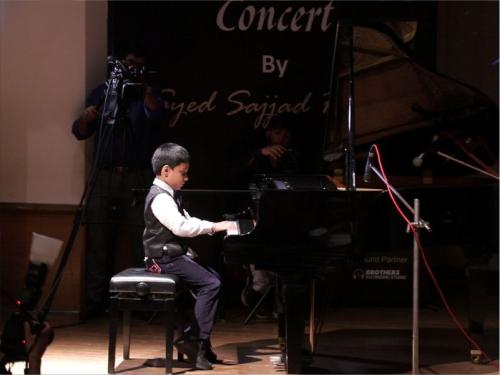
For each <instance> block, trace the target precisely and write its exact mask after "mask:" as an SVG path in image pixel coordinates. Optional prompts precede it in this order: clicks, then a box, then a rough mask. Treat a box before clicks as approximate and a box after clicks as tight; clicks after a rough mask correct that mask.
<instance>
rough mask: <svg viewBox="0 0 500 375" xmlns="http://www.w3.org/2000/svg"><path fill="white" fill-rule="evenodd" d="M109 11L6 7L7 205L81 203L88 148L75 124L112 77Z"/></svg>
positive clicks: (0, 160) (59, 5) (0, 113)
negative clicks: (93, 92)
mask: <svg viewBox="0 0 500 375" xmlns="http://www.w3.org/2000/svg"><path fill="white" fill-rule="evenodd" d="M106 10H107V3H105V2H89V3H86V2H77V1H2V2H0V17H1V22H0V28H1V29H0V202H24V203H50V204H75V203H78V202H79V198H80V195H81V194H82V191H83V185H84V148H85V145H84V143H79V142H76V141H75V139H74V138H73V136H72V134H71V132H70V126H71V123H72V121H73V120H74V119H75V117H76V116H77V114H78V113H79V112H80V111H81V109H82V106H83V103H84V98H85V96H86V93H87V91H88V87H89V86H90V84H91V83H92V84H96V83H97V82H99V81H100V80H102V79H103V77H104V73H105V56H106Z"/></svg>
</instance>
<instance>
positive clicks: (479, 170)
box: [436, 151, 500, 180]
mask: <svg viewBox="0 0 500 375" xmlns="http://www.w3.org/2000/svg"><path fill="white" fill-rule="evenodd" d="M436 154H438V155H439V156H441V157H443V158H445V159H448V160H451V161H453V162H455V163H457V164H460V165H463V166H466V167H468V168H471V169H473V170H475V171H477V172H479V173H482V174H485V175H487V176H489V177H492V178H494V179H495V180H500V178H499V177H498V176H495V175H494V174H493V173H490V172H487V171H485V170H483V169H480V168H477V167H474V166H473V165H470V164H469V163H466V162H464V161H462V160H460V159H456V158H454V157H453V156H450V155H448V154H445V153H444V152H441V151H437V152H436Z"/></svg>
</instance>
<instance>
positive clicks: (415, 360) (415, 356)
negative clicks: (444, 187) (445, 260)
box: [411, 199, 420, 374]
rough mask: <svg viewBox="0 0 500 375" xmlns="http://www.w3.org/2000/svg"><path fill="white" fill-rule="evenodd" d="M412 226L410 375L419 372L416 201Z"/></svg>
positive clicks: (417, 208) (417, 220)
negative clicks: (413, 231)
mask: <svg viewBox="0 0 500 375" xmlns="http://www.w3.org/2000/svg"><path fill="white" fill-rule="evenodd" d="M413 209H414V213H413V225H414V227H415V233H414V234H413V319H412V321H413V324H412V342H411V352H412V361H411V364H412V366H411V368H412V371H411V373H412V374H418V373H419V372H418V370H419V351H418V346H419V314H418V310H419V298H418V296H419V264H418V262H419V251H418V250H419V249H418V241H417V235H418V230H419V222H420V217H419V216H420V201H419V200H418V199H414V200H413Z"/></svg>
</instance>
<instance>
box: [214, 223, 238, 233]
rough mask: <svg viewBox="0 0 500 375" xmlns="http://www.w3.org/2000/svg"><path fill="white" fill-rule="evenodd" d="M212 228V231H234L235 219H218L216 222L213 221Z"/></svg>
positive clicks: (235, 227) (235, 228)
mask: <svg viewBox="0 0 500 375" xmlns="http://www.w3.org/2000/svg"><path fill="white" fill-rule="evenodd" d="M213 229H214V232H222V231H236V230H237V226H236V221H219V222H218V223H214V226H213Z"/></svg>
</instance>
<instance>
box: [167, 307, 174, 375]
mask: <svg viewBox="0 0 500 375" xmlns="http://www.w3.org/2000/svg"><path fill="white" fill-rule="evenodd" d="M172 304H173V303H172ZM172 309H173V306H171V308H169V309H168V311H167V314H166V317H165V318H166V327H165V328H166V331H165V334H166V340H165V374H167V375H171V374H172V367H173V353H174V314H173V313H172Z"/></svg>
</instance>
